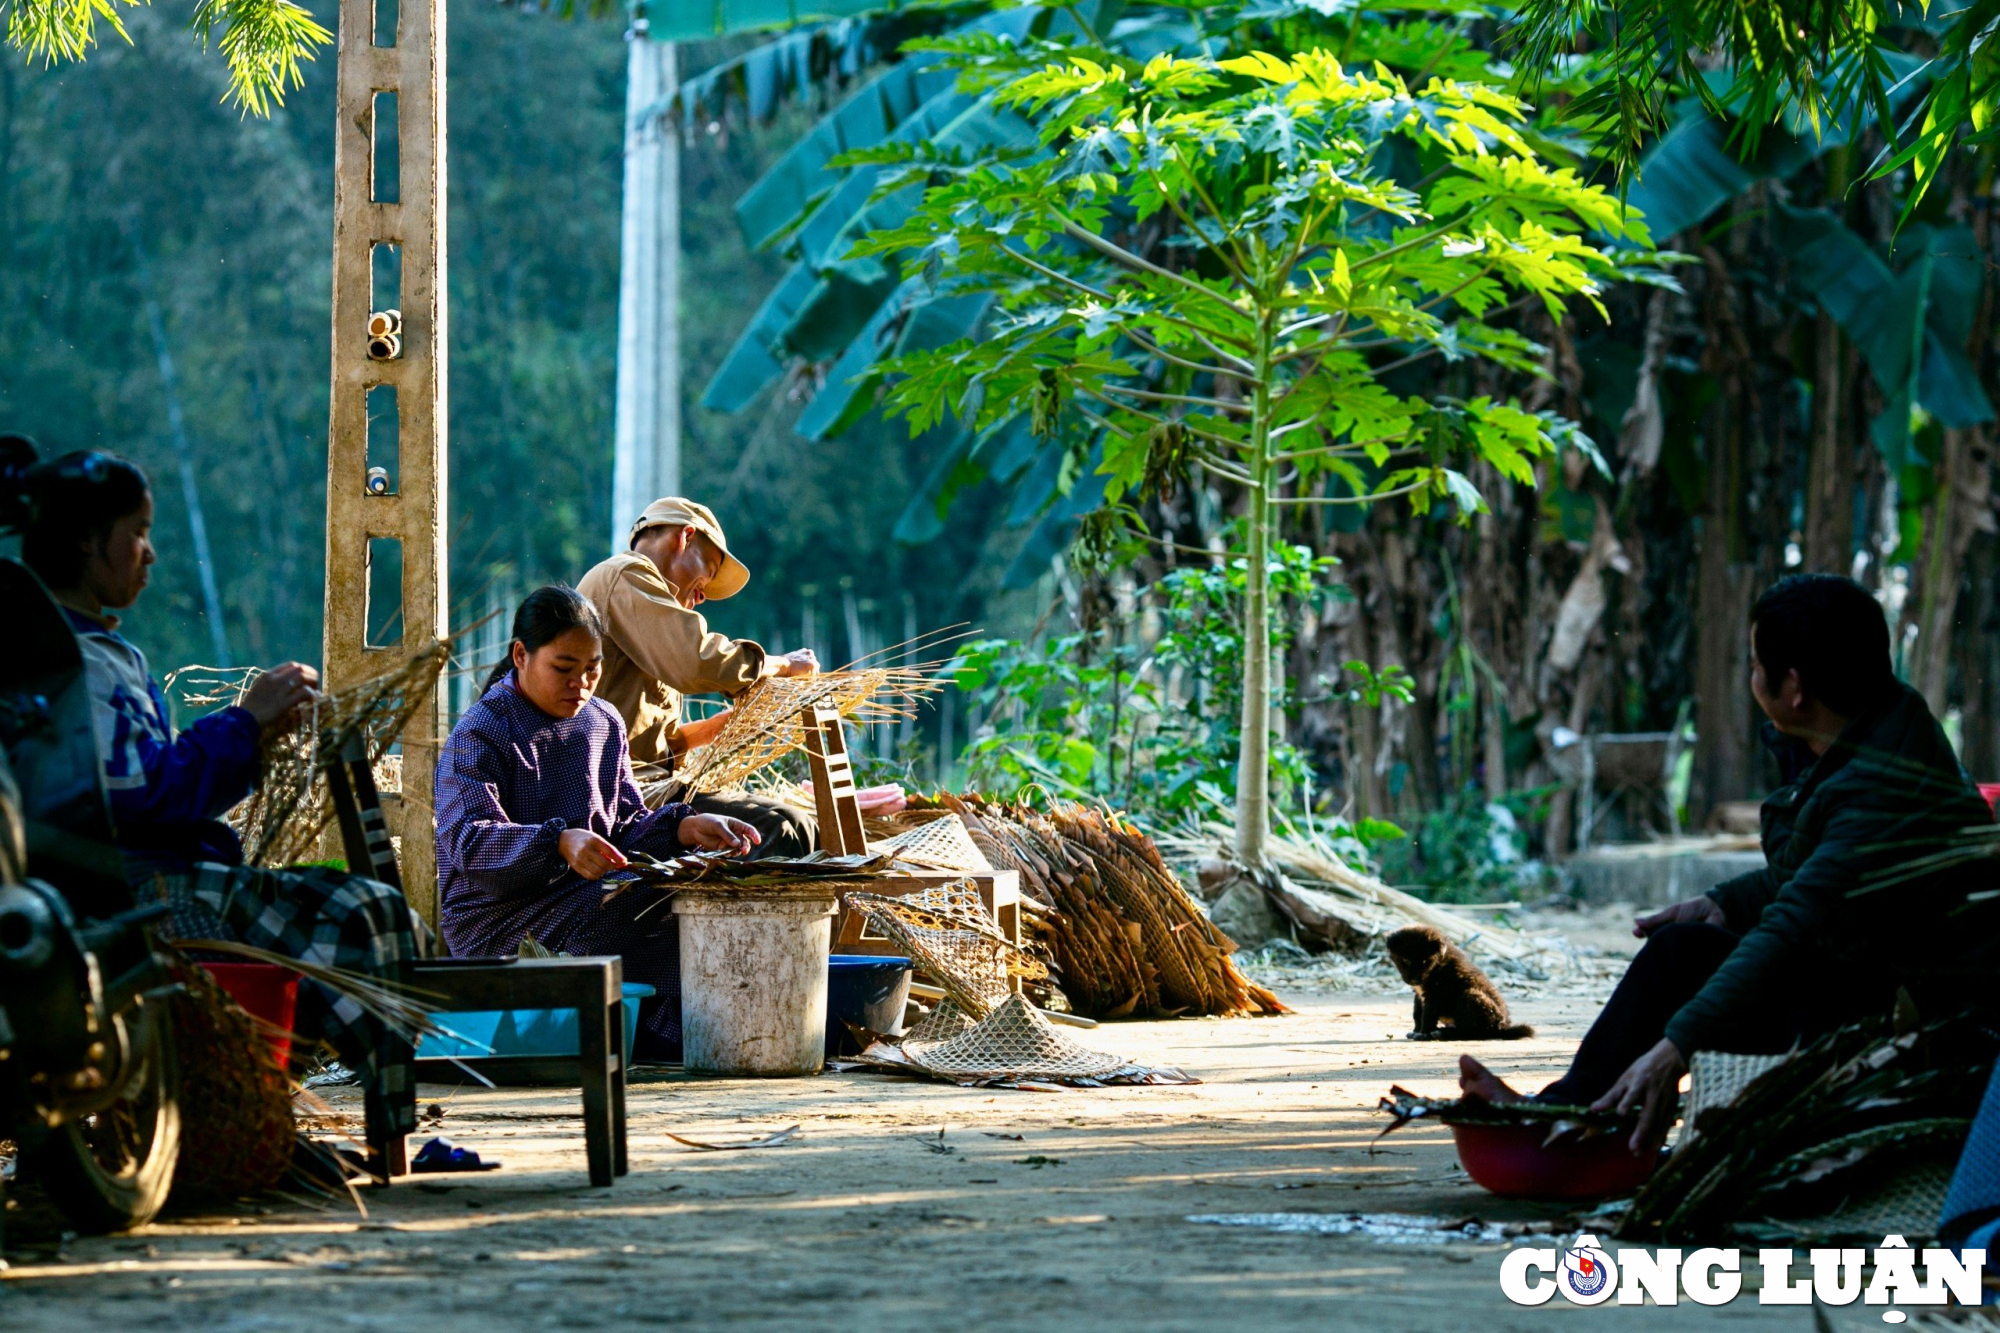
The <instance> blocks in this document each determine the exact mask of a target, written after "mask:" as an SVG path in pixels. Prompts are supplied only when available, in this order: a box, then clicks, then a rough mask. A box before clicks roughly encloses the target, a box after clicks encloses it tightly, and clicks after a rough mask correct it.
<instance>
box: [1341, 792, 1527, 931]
mask: <svg viewBox="0 0 2000 1333" xmlns="http://www.w3.org/2000/svg"><path fill="white" fill-rule="evenodd" d="M1553 792H1554V789H1553V788H1548V789H1537V790H1534V791H1528V792H1518V793H1515V794H1513V795H1510V796H1509V797H1508V798H1507V799H1506V800H1505V801H1501V802H1489V801H1488V800H1487V798H1486V796H1485V794H1484V793H1483V792H1479V791H1476V790H1473V789H1471V788H1467V789H1466V790H1463V791H1460V792H1457V793H1455V794H1454V795H1452V796H1451V797H1449V798H1448V799H1447V800H1446V802H1445V803H1444V805H1442V806H1441V807H1440V808H1438V809H1436V810H1430V811H1426V812H1424V813H1422V814H1420V815H1418V816H1416V818H1415V820H1414V822H1413V823H1412V824H1411V826H1410V828H1409V830H1408V836H1407V837H1405V838H1399V839H1389V840H1383V839H1377V840H1374V841H1373V843H1372V849H1373V850H1374V852H1375V854H1376V856H1377V858H1378V860H1379V863H1380V866H1381V873H1382V876H1383V878H1384V879H1386V880H1388V881H1389V882H1390V883H1391V884H1395V885H1398V886H1402V887H1406V888H1412V889H1415V890H1417V891H1418V892H1419V893H1421V895H1422V896H1423V897H1425V898H1428V899H1430V900H1431V901H1432V902H1444V903H1477V902H1494V901H1504V900H1506V899H1509V898H1513V897H1516V896H1517V895H1519V894H1521V893H1523V892H1532V891H1539V890H1546V889H1547V888H1548V887H1549V886H1550V882H1551V878H1552V877H1551V876H1550V874H1549V871H1548V868H1547V867H1546V866H1544V865H1543V864H1542V863H1541V862H1539V861H1535V860H1532V859H1530V858H1529V856H1528V840H1527V833H1526V829H1525V827H1524V825H1525V822H1526V820H1527V818H1528V816H1529V815H1530V814H1531V813H1533V812H1535V811H1538V810H1539V809H1540V807H1542V806H1544V805H1546V804H1547V802H1548V799H1549V797H1550V796H1551V795H1552V794H1553Z"/></svg>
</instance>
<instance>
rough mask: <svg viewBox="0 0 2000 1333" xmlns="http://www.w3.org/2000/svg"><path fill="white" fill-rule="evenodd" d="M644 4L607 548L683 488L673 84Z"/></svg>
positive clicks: (637, 20) (632, 101) (637, 31)
mask: <svg viewBox="0 0 2000 1333" xmlns="http://www.w3.org/2000/svg"><path fill="white" fill-rule="evenodd" d="M648 30H649V24H648V22H647V19H646V10H645V6H644V4H636V5H634V6H633V9H632V25H631V27H630V28H629V29H628V30H627V31H626V34H625V42H626V62H625V69H626V80H625V193H624V206H623V209H622V213H621V217H620V223H619V230H620V236H619V269H618V400H617V415H616V419H615V422H614V425H613V446H612V464H611V549H612V550H614V551H622V550H624V549H625V545H626V534H627V532H628V531H629V530H630V528H631V525H632V520H633V519H635V518H637V517H638V516H639V512H640V511H641V510H642V509H644V508H645V507H646V506H647V505H648V504H650V503H652V502H653V501H654V500H655V499H657V498H659V497H660V496H662V495H676V494H679V492H680V489H681V348H680V248H681V226H680V185H681V159H680V136H679V134H678V133H677V132H676V130H675V128H674V125H673V122H672V120H671V118H670V117H668V116H666V115H663V114H662V113H661V107H662V106H663V105H664V104H665V103H666V102H667V100H668V99H670V98H671V97H672V96H673V94H674V91H675V89H676V88H677V87H679V75H678V59H677V53H676V51H675V49H674V45H673V43H671V42H656V41H654V40H652V38H651V37H650V36H649V35H648Z"/></svg>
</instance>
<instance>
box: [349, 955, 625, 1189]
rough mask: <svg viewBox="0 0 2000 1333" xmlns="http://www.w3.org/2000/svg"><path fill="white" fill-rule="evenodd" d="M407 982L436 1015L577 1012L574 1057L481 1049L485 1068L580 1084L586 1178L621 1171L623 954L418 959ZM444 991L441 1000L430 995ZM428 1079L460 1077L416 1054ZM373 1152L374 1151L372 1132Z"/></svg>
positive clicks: (605, 1181) (596, 1180)
mask: <svg viewBox="0 0 2000 1333" xmlns="http://www.w3.org/2000/svg"><path fill="white" fill-rule="evenodd" d="M410 982H411V985H413V986H414V987H415V988H416V989H418V990H420V991H424V992H426V994H425V996H424V1003H425V1004H426V1005H427V1006H428V1007H430V1008H432V1009H434V1010H436V1011H437V1012H439V1013H448V1014H463V1013H471V1012H475V1011H486V1010H493V1009H572V1010H575V1011H576V1033H577V1052H576V1054H575V1055H492V1056H488V1055H482V1056H480V1057H479V1058H478V1060H477V1061H476V1062H475V1063H476V1066H477V1067H478V1068H480V1069H482V1070H486V1069H491V1070H493V1071H495V1072H500V1071H505V1072H506V1073H508V1074H511V1075H516V1076H519V1077H521V1078H523V1079H524V1080H526V1079H532V1080H534V1081H537V1082H543V1081H547V1082H556V1081H566V1078H565V1076H571V1077H574V1078H575V1080H576V1082H577V1083H578V1084H579V1085H580V1086H581V1087H582V1089H583V1144H584V1152H585V1155H586V1156H587V1157H588V1159H589V1162H590V1183H591V1184H593V1185H598V1186H605V1185H609V1184H611V1182H612V1181H613V1179H615V1178H616V1177H618V1176H622V1175H624V1174H625V1173H626V1160H625V1069H626V1063H627V1060H628V1058H629V1057H628V1054H627V1052H626V1050H625V997H624V982H625V960H624V959H622V958H615V957H607V958H439V959H434V960H431V961H428V962H422V963H418V964H417V965H416V968H415V969H414V971H413V973H412V975H411V977H410ZM433 995H435V996H441V997H443V998H441V999H432V998H431V997H432V996H433ZM416 1072H417V1076H418V1077H419V1078H420V1079H423V1080H425V1081H427V1082H439V1081H457V1080H460V1079H463V1078H464V1077H465V1075H464V1072H463V1071H462V1070H461V1069H460V1068H459V1065H458V1062H457V1061H455V1060H445V1059H420V1060H418V1061H417V1062H416ZM370 1139H371V1142H370V1145H369V1147H370V1153H369V1155H370V1156H371V1157H372V1156H373V1155H374V1151H373V1150H374V1144H373V1141H372V1140H373V1130H372V1129H371V1131H370Z"/></svg>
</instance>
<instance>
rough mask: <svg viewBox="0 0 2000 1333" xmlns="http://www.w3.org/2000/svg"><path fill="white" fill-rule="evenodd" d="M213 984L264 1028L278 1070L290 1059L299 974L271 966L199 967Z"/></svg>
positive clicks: (215, 964)
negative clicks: (210, 978) (209, 977)
mask: <svg viewBox="0 0 2000 1333" xmlns="http://www.w3.org/2000/svg"><path fill="white" fill-rule="evenodd" d="M202 967H203V968H204V969H205V970H206V971H207V972H208V974H209V975H210V976H211V977H214V978H215V984H216V985H218V986H220V987H221V988H222V989H223V990H224V991H225V992H226V993H227V994H228V996H229V998H230V999H232V1000H234V1001H236V1003H238V1004H240V1005H242V1006H243V1008H244V1011H245V1012H247V1013H248V1014H249V1015H250V1016H251V1017H252V1018H254V1019H257V1020H258V1021H259V1022H261V1023H262V1024H263V1025H264V1036H265V1039H266V1040H267V1041H269V1042H270V1043H271V1055H272V1057H273V1058H275V1059H276V1060H277V1062H278V1068H280V1069H284V1068H287V1067H288V1066H289V1064H290V1061H291V1058H292V1020H293V1019H294V1018H295V1017H297V1015H298V1008H299V974H298V973H296V972H294V971H292V970H291V969H290V968H285V967H277V966H275V965H273V964H271V963H203V964H202Z"/></svg>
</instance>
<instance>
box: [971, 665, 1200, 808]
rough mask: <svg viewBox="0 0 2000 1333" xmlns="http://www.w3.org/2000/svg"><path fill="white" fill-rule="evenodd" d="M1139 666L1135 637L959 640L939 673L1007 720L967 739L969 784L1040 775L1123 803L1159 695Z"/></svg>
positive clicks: (990, 786)
mask: <svg viewBox="0 0 2000 1333" xmlns="http://www.w3.org/2000/svg"><path fill="white" fill-rule="evenodd" d="M1140 665H1141V663H1140V661H1139V649H1138V647H1137V646H1136V645H1133V644H1129V643H1116V642H1107V641H1105V636H1104V635H1102V634H1101V633H1100V634H1095V635H1084V634H1070V635H1064V636H1062V637H1060V638H1056V639H1052V640H1050V641H1049V642H1048V643H1046V644H1043V645H1039V646H1038V645H1036V644H1032V643H1028V644H1015V643H1012V642H1010V641H1009V640H1006V639H981V640H978V641H976V642H974V643H970V644H967V645H966V646H965V647H963V648H961V649H959V652H958V656H957V658H956V659H955V660H954V661H953V662H952V663H951V665H950V666H949V667H947V668H946V671H947V673H948V674H951V675H954V676H955V677H956V679H957V683H958V688H959V689H960V690H961V691H963V692H965V693H967V694H970V695H971V696H972V698H973V699H974V700H975V701H977V703H978V704H979V706H980V707H981V708H983V709H984V710H985V712H986V716H987V717H988V718H989V719H1004V720H1005V721H1006V723H1007V725H1006V729H1005V730H1004V731H995V732H994V733H993V734H990V735H986V736H981V737H978V738H976V739H974V740H973V741H972V742H971V743H970V744H969V745H967V746H966V748H965V752H964V755H963V760H964V762H965V764H966V766H967V782H968V784H969V785H970V786H972V787H974V788H979V789H985V790H990V791H1002V792H1009V793H1011V792H1012V791H1013V790H1014V789H1015V788H1018V787H1021V786H1023V785H1027V784H1033V783H1040V784H1042V785H1044V786H1047V787H1051V788H1053V789H1055V790H1057V791H1060V792H1062V793H1063V794H1064V795H1067V796H1073V797H1080V798H1085V799H1088V798H1090V797H1094V796H1106V797H1115V798H1121V799H1124V800H1126V801H1127V802H1128V803H1129V801H1130V799H1131V797H1132V794H1133V791H1134V788H1135V786H1136V784H1137V782H1138V764H1139V752H1140V749H1141V745H1142V740H1141V738H1142V735H1143V734H1144V732H1145V731H1146V730H1147V727H1148V723H1149V722H1151V721H1152V720H1153V719H1154V718H1156V717H1157V716H1158V714H1159V704H1160V691H1159V687H1158V685H1157V684H1156V683H1155V682H1153V681H1151V680H1148V679H1142V678H1141V676H1140V671H1139V668H1140ZM1121 782H1122V783H1123V786H1122V787H1121V786H1120V784H1121Z"/></svg>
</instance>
